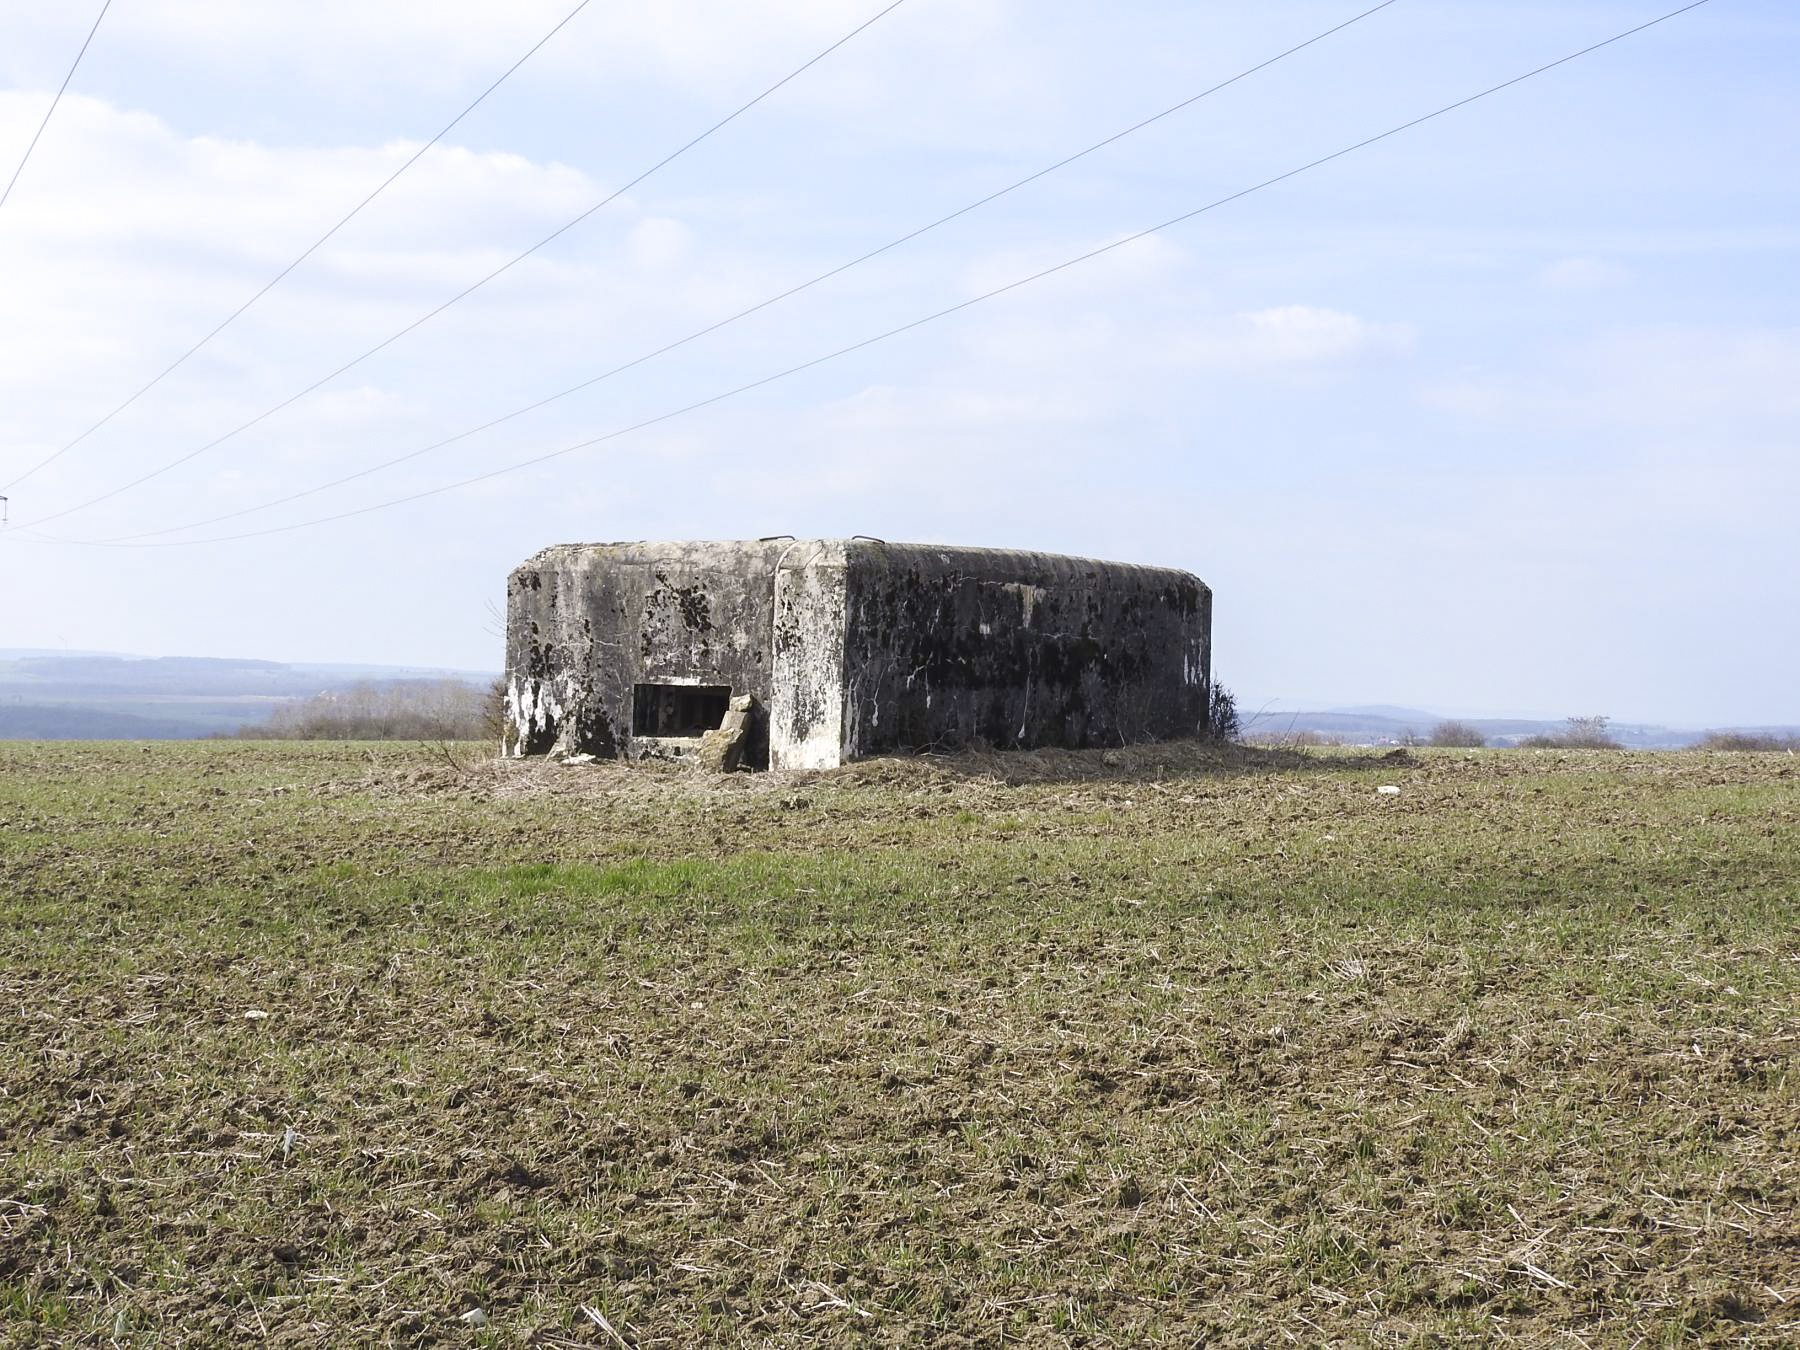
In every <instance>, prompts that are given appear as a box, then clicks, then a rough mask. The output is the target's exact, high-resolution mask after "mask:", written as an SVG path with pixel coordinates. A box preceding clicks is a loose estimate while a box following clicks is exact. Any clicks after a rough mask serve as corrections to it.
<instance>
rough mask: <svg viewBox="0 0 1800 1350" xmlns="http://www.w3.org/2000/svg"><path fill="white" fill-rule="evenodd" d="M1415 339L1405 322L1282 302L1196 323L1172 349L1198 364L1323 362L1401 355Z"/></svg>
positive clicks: (1300, 364)
mask: <svg viewBox="0 0 1800 1350" xmlns="http://www.w3.org/2000/svg"><path fill="white" fill-rule="evenodd" d="M1412 344H1413V334H1412V329H1411V327H1410V326H1408V325H1406V324H1401V323H1380V322H1374V321H1371V320H1368V319H1364V318H1361V317H1359V316H1357V315H1355V314H1347V313H1344V312H1343V311H1341V310H1335V309H1323V308H1318V307H1315V306H1312V305H1281V306H1278V307H1276V308H1273V309H1263V310H1255V311H1252V312H1249V313H1244V314H1238V315H1234V316H1232V317H1231V318H1229V319H1223V320H1215V321H1212V322H1208V323H1201V324H1197V325H1196V326H1195V327H1194V328H1193V329H1192V330H1191V331H1190V332H1189V333H1188V334H1187V335H1186V336H1185V337H1183V338H1182V339H1181V340H1180V341H1179V342H1178V343H1177V344H1176V346H1175V348H1174V353H1173V354H1174V357H1175V359H1176V360H1178V361H1180V362H1182V363H1185V364H1189V365H1195V366H1213V367H1218V366H1224V367H1250V368H1257V367H1261V368H1283V367H1287V368H1294V367H1320V366H1330V365H1341V364H1345V363H1349V362H1354V361H1364V360H1371V359H1379V358H1385V357H1394V356H1401V355H1404V354H1405V353H1407V352H1408V351H1410V350H1411V348H1412Z"/></svg>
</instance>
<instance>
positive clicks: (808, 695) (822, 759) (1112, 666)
mask: <svg viewBox="0 0 1800 1350" xmlns="http://www.w3.org/2000/svg"><path fill="white" fill-rule="evenodd" d="M1211 623H1212V594H1211V592H1210V591H1209V590H1208V589H1207V587H1206V586H1205V585H1203V584H1202V583H1201V582H1200V581H1199V580H1198V579H1197V578H1195V577H1193V576H1191V575H1190V574H1188V573H1186V572H1178V571H1173V570H1170V569H1164V568H1149V567H1136V566H1131V565H1127V564H1121V563H1103V562H1093V561H1089V560H1085V559H1079V558H1063V557H1057V556H1054V555H1050V554H1041V553H1014V552H1002V551H999V550H992V549H965V548H942V547H937V546H932V545H919V544H885V543H881V542H879V541H875V540H790V539H780V540H760V541H754V542H740V543H667V544H648V543H639V544H594V545H567V546H563V547H560V548H552V549H546V550H545V551H544V552H542V553H540V554H538V555H537V556H536V557H534V558H532V559H531V560H529V561H528V562H527V563H525V564H524V565H523V566H521V567H520V568H518V569H517V570H516V571H515V572H514V573H513V575H512V577H511V578H510V580H509V583H508V601H507V672H508V682H509V683H508V707H507V733H506V734H507V747H506V748H507V751H508V753H511V754H515V755H525V754H543V753H549V752H560V753H564V754H575V753H585V754H596V755H607V756H614V755H626V756H637V755H646V754H654V755H691V754H695V753H697V752H698V751H699V749H700V747H701V745H702V740H703V737H704V734H705V732H707V731H709V730H712V729H714V728H716V727H719V726H720V725H721V724H722V723H723V722H724V721H725V720H726V718H727V716H728V701H731V700H737V699H740V698H742V697H743V696H749V697H750V698H751V699H752V700H753V705H752V706H753V707H754V708H755V709H757V710H758V712H757V713H755V714H753V715H752V716H751V717H750V718H749V720H748V725H747V727H746V729H745V735H744V738H743V742H742V757H743V762H744V763H745V764H747V765H749V766H751V767H757V768H761V767H767V766H773V767H777V768H830V767H834V766H835V765H838V764H840V763H843V762H844V761H845V760H848V759H853V758H856V757H857V756H861V755H870V754H881V753H888V752H892V751H907V750H925V749H949V748H954V747H956V746H961V745H968V744H974V743H985V744H988V745H994V746H1001V747H1031V746H1041V745H1066V746H1084V745H1118V744H1124V743H1127V742H1131V741H1141V740H1155V739H1164V738H1170V737H1177V736H1186V735H1192V734H1194V733H1196V732H1197V731H1199V730H1200V729H1201V728H1202V725H1203V722H1204V718H1205V712H1206V706H1207V696H1208V693H1209V691H1210V686H1211ZM761 709H767V717H766V718H764V717H763V716H761V715H760V710H761ZM718 743H719V742H718V740H717V738H715V740H714V744H715V745H717V744H718Z"/></svg>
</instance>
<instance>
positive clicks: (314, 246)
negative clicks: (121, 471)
mask: <svg viewBox="0 0 1800 1350" xmlns="http://www.w3.org/2000/svg"><path fill="white" fill-rule="evenodd" d="M106 2H107V4H111V3H112V0H106ZM592 2H593V0H581V3H579V4H578V5H576V6H575V8H574V9H572V10H570V11H569V12H568V13H567V14H566V15H564V16H563V19H562V22H561V23H558V24H557V25H556V27H554V28H552V29H551V30H550V31H549V32H548V33H545V34H544V36H543V37H541V38H539V39H538V40H537V42H535V43H534V44H533V45H532V48H531V50H530V51H528V52H526V53H525V55H523V56H521V57H520V58H519V59H518V60H517V61H514V62H513V63H512V64H511V65H510V66H508V67H507V68H506V71H505V73H504V74H502V75H501V76H500V78H499V79H497V80H495V81H494V82H493V83H492V84H490V85H489V86H488V87H487V88H486V89H483V90H482V91H481V93H479V94H478V95H476V97H475V101H474V102H473V103H471V104H469V106H468V107H466V108H464V109H463V110H462V111H461V112H459V113H458V114H456V116H455V117H452V118H451V119H450V120H449V121H448V122H446V123H445V124H444V128H443V130H442V131H440V132H438V134H437V135H435V136H433V137H432V138H431V139H430V140H428V141H426V142H425V144H423V145H421V146H420V147H419V148H418V149H417V150H415V151H414V152H413V154H412V156H411V158H409V159H408V160H407V161H406V163H404V164H402V165H401V166H400V167H399V168H397V169H395V170H394V171H393V172H392V173H391V174H389V175H388V176H387V177H386V178H385V179H384V180H382V183H381V185H380V186H379V187H377V188H376V189H375V190H374V191H373V192H371V193H370V194H369V195H368V196H366V197H364V198H363V199H362V200H361V201H360V202H358V203H357V204H356V205H355V206H353V207H351V208H350V211H349V213H348V214H347V215H345V216H344V218H343V219H342V220H340V221H338V223H337V224H335V225H333V226H332V227H331V228H330V229H329V230H327V231H325V233H324V234H322V235H320V236H319V237H318V238H317V239H315V240H313V242H312V243H311V244H310V245H308V246H307V248H306V251H305V252H303V253H302V254H301V255H300V256H299V257H298V258H295V259H294V260H293V261H292V262H291V263H289V264H288V265H287V266H286V267H284V268H282V269H281V270H280V271H279V272H277V273H276V274H275V275H274V276H273V277H272V278H270V280H269V281H268V283H267V284H266V285H265V286H263V288H262V289H261V290H259V291H258V292H257V293H256V294H255V295H253V296H251V297H250V298H249V299H248V300H246V301H244V303H243V304H241V305H239V306H238V307H237V308H236V309H234V310H232V311H231V313H230V314H228V315H226V316H225V318H224V320H223V321H221V322H220V323H219V324H218V325H217V326H215V327H214V328H213V329H212V331H211V332H209V333H207V335H206V336H205V337H203V338H201V339H200V340H199V341H198V342H196V343H195V344H194V345H193V346H191V347H189V348H188V349H187V350H186V351H185V352H183V353H182V354H181V355H180V356H178V357H176V358H175V359H174V360H173V361H171V362H170V363H169V364H168V365H166V366H164V367H163V368H162V370H161V371H159V372H158V373H157V374H156V375H155V376H153V377H152V378H151V379H150V380H149V382H148V383H146V384H144V385H143V386H142V387H141V388H140V389H139V390H138V391H137V392H136V393H134V394H133V395H132V396H131V397H130V398H128V399H126V400H125V401H124V402H123V403H121V404H119V406H118V407H116V408H114V409H113V410H112V411H111V412H109V413H107V414H106V416H105V417H102V418H101V419H100V420H99V421H98V422H96V423H94V424H93V426H91V427H89V428H88V429H87V430H86V431H84V432H82V433H81V434H80V435H79V436H77V437H76V438H75V439H74V440H72V441H70V442H69V443H68V444H67V445H65V446H63V447H62V449H60V450H57V451H54V452H52V453H51V454H49V455H46V456H45V457H44V458H43V459H41V460H39V461H38V462H37V463H36V464H33V465H32V466H31V467H30V468H29V469H27V470H25V472H24V473H22V474H20V475H19V476H18V477H17V478H14V479H13V480H12V481H11V482H9V483H6V484H4V485H3V486H5V487H8V488H12V487H17V486H18V485H19V484H20V483H23V482H24V481H25V480H26V479H27V478H30V477H31V476H32V475H33V474H35V473H36V472H38V470H40V469H43V468H46V467H48V466H49V465H51V464H54V463H55V462H56V461H57V460H59V459H61V458H62V457H63V456H64V455H66V454H68V453H69V451H71V450H73V449H74V448H75V447H76V446H78V445H80V444H81V443H82V442H83V441H85V440H86V439H87V438H88V437H89V436H92V435H93V434H94V433H95V432H96V431H98V430H100V428H101V427H103V426H105V425H106V424H107V423H108V422H110V421H112V420H113V418H115V417H117V416H118V415H119V414H120V413H122V412H124V411H125V410H126V409H127V408H129V407H130V406H131V405H132V404H134V403H136V402H137V401H138V400H139V399H140V398H142V397H143V396H144V395H145V394H147V393H149V392H150V391H151V390H152V389H154V388H156V386H157V385H159V384H161V383H162V382H163V381H164V380H165V379H167V378H168V377H169V376H170V375H173V374H174V373H175V372H176V371H177V370H179V369H180V368H181V367H182V366H183V365H184V364H186V362H187V360H188V358H189V357H191V356H193V355H194V353H196V352H198V351H199V350H200V349H201V348H202V347H204V346H206V344H207V343H209V342H211V341H212V340H213V339H214V338H216V337H217V336H219V334H220V333H223V332H224V331H225V330H226V329H227V328H229V327H231V325H232V324H234V323H236V322H237V321H238V319H239V318H241V317H242V316H243V314H244V312H245V311H246V310H248V309H249V308H250V307H251V306H252V305H254V304H255V303H256V302H257V301H258V300H261V299H262V298H263V297H264V296H265V295H267V294H268V293H269V292H270V291H272V290H274V289H275V288H276V287H277V286H279V285H280V284H281V283H282V282H283V281H284V280H285V279H286V278H287V275H288V274H289V273H290V272H292V271H293V270H294V269H295V268H296V267H298V266H300V264H301V263H303V262H305V261H306V260H307V259H308V258H310V257H312V255H313V254H315V253H317V252H318V251H319V249H320V248H321V247H323V246H324V244H325V242H326V241H327V240H328V239H330V238H331V236H332V235H334V234H336V233H337V232H338V231H339V230H341V229H343V228H344V226H346V225H348V224H349V223H350V222H351V221H352V220H354V219H356V217H357V216H358V215H360V214H361V213H362V209H363V208H364V207H365V206H367V205H368V204H369V203H370V202H372V201H374V200H375V199H376V198H377V197H379V196H380V195H381V194H382V193H384V192H386V191H387V190H388V189H389V188H390V187H392V186H393V185H394V180H395V179H397V178H398V177H400V175H401V174H403V173H405V172H406V171H407V170H408V169H410V168H412V166H413V165H414V164H417V163H418V162H419V160H420V158H421V157H423V156H424V154H425V152H426V151H427V150H429V149H431V147H432V146H434V145H436V144H437V143H438V142H439V141H441V140H443V139H444V137H446V136H448V135H449V134H450V132H451V129H452V128H454V127H455V126H456V124H457V123H458V122H460V121H462V120H463V118H465V117H467V116H468V115H469V114H470V113H472V112H474V111H475V109H476V108H478V107H480V106H481V104H482V101H483V100H485V99H486V98H487V96H488V95H489V94H491V93H493V92H494V91H495V90H496V89H498V88H499V87H500V86H501V85H503V84H505V83H506V81H507V80H508V79H509V78H511V76H512V74H513V72H514V71H516V70H518V68H519V67H520V66H522V65H524V64H525V63H526V62H527V61H529V60H530V59H531V58H532V57H533V56H535V55H537V53H538V50H539V49H540V48H541V47H542V46H543V45H544V44H545V43H546V42H548V41H550V39H551V38H553V37H555V36H556V35H557V34H558V33H560V32H562V30H563V29H564V28H565V27H567V26H568V24H569V21H570V20H571V19H573V18H574V17H575V16H576V15H577V14H579V13H581V11H582V10H584V9H586V8H587V7H588V5H589V4H591V3H592ZM101 12H102V13H104V12H105V11H104V10H102V11H101ZM95 26H96V27H98V26H99V21H98V20H95ZM90 36H92V35H91V34H90ZM82 50H84V51H85V50H86V47H85V46H84V47H83V48H82ZM70 73H71V74H73V73H74V72H73V71H71V72H70ZM21 167H23V166H21ZM14 176H15V177H16V176H17V175H14Z"/></svg>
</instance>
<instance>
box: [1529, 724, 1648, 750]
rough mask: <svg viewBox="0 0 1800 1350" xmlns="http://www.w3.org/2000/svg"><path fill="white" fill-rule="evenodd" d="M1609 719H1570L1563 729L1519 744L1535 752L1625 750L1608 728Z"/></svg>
mask: <svg viewBox="0 0 1800 1350" xmlns="http://www.w3.org/2000/svg"><path fill="white" fill-rule="evenodd" d="M1611 721H1612V719H1611V718H1609V717H1570V718H1567V719H1565V722H1564V726H1563V729H1562V730H1561V731H1557V732H1551V733H1549V734H1547V735H1543V736H1527V737H1526V738H1525V739H1524V740H1522V741H1520V742H1519V744H1520V745H1523V746H1526V747H1528V748H1530V749H1533V750H1623V749H1624V748H1625V747H1624V745H1623V744H1621V743H1620V742H1619V741H1618V740H1617V739H1616V738H1615V737H1614V736H1613V735H1612V733H1611V732H1609V731H1608V730H1607V729H1606V728H1607V724H1608V723H1609V722H1611Z"/></svg>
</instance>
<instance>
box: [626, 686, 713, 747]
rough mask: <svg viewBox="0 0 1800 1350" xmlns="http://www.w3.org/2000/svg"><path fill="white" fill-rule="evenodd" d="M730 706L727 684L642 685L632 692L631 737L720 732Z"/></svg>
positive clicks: (696, 734)
mask: <svg viewBox="0 0 1800 1350" xmlns="http://www.w3.org/2000/svg"><path fill="white" fill-rule="evenodd" d="M730 705H731V686H730V685H726V684H640V685H638V686H636V688H635V689H633V691H632V699H631V734H632V735H634V736H699V735H702V734H703V733H705V732H708V731H716V730H718V727H719V724H720V723H721V722H723V721H724V720H725V710H726V709H727V708H728V707H729V706H730Z"/></svg>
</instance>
